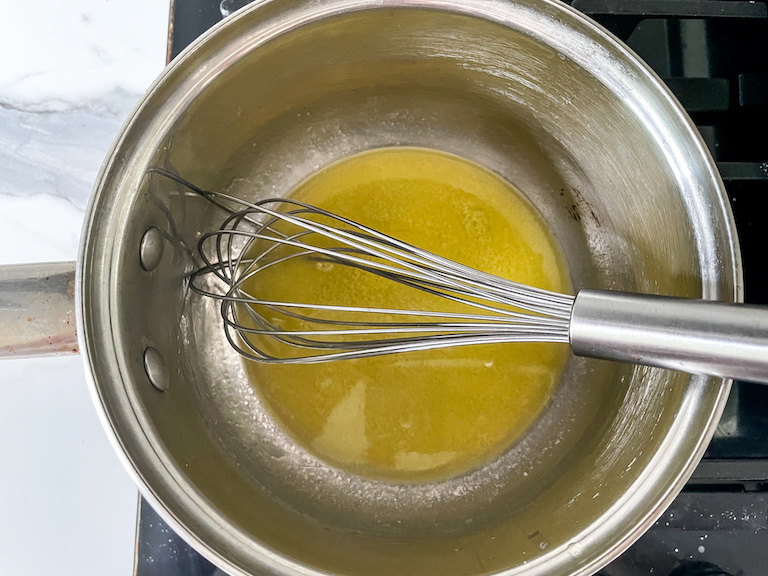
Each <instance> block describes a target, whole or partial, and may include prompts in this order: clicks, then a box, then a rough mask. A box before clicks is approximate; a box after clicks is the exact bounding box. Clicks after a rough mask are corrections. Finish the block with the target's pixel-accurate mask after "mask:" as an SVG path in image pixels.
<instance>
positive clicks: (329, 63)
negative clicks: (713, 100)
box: [77, 0, 741, 576]
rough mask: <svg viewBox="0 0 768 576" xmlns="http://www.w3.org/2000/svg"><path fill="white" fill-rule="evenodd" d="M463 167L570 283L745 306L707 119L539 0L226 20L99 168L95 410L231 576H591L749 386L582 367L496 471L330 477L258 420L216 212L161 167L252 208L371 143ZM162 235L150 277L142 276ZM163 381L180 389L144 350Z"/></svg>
mask: <svg viewBox="0 0 768 576" xmlns="http://www.w3.org/2000/svg"><path fill="white" fill-rule="evenodd" d="M390 145H413V146H425V147H432V148H437V149H441V150H445V151H448V152H453V153H456V154H459V155H462V156H464V157H465V158H467V159H469V160H472V161H475V162H477V163H480V164H482V165H485V166H487V167H489V168H491V169H492V170H495V171H496V172H497V173H498V174H500V175H501V176H503V177H505V178H506V179H508V180H509V181H510V182H512V183H513V184H514V185H515V186H516V187H517V188H518V189H519V190H521V191H522V193H523V194H525V195H526V196H527V197H528V199H529V200H530V201H531V202H532V203H533V205H535V206H536V207H537V209H538V210H539V211H540V212H541V214H542V216H543V217H544V218H545V219H546V221H547V222H548V223H549V224H550V225H551V227H552V230H553V233H554V234H555V236H556V237H557V238H558V240H559V241H560V243H561V245H562V247H563V250H564V253H565V257H566V259H567V261H568V265H569V267H570V270H571V274H572V278H573V283H574V286H575V288H576V289H581V288H585V287H587V288H596V289H612V290H623V291H634V292H648V293H658V294H666V295H675V296H686V297H703V298H707V299H720V300H724V301H730V300H736V299H739V298H740V297H741V288H740V281H741V270H740V264H739V259H738V244H737V241H736V238H735V236H734V227H733V222H732V218H731V215H730V212H729V210H728V208H727V207H726V202H725V197H724V193H723V190H722V184H721V182H720V180H719V178H718V176H717V174H716V172H715V170H714V168H713V163H712V161H711V159H710V158H709V156H708V154H707V152H706V151H705V149H704V146H703V144H702V143H701V141H700V139H699V138H698V136H697V135H696V133H695V131H694V129H693V128H692V126H691V124H690V122H689V120H688V119H687V117H686V116H685V114H684V113H683V112H682V111H681V109H680V108H679V106H678V105H677V104H676V103H675V101H674V99H673V98H672V97H671V96H670V95H669V93H668V92H667V90H666V89H665V88H664V87H663V86H662V85H661V84H660V82H659V81H658V79H657V78H656V77H655V76H654V75H653V74H652V73H651V72H649V71H648V70H647V69H646V68H645V67H644V65H642V64H641V63H639V62H638V61H637V60H636V59H635V58H634V57H633V56H632V55H631V54H630V53H629V52H628V51H627V49H626V48H624V47H623V46H622V45H620V44H619V43H617V42H616V41H615V40H614V39H613V38H612V37H610V36H608V35H607V34H606V33H605V32H603V31H601V30H600V29H599V28H597V27H596V26H595V25H594V24H593V23H592V22H590V21H589V20H587V19H586V18H584V17H583V16H580V15H578V14H577V13H576V12H574V11H572V10H571V9H570V8H568V7H567V6H566V5H563V4H559V3H556V2H549V1H544V0H520V1H515V2H509V1H501V0H465V1H462V2H450V1H447V0H419V1H417V0H389V1H388V2H385V3H382V2H380V1H379V0H338V1H332V2H311V1H306V2H305V1H301V0H280V1H271V2H260V3H257V4H255V5H253V6H251V7H249V8H247V9H245V10H244V11H243V12H241V13H239V14H235V15H233V16H232V17H230V18H229V19H227V20H226V21H225V22H224V23H223V24H222V25H220V26H218V27H216V28H215V29H213V30H212V31H211V32H210V33H208V34H207V35H206V36H205V37H204V38H202V39H201V40H200V41H199V42H196V43H195V44H194V45H193V46H191V47H190V49H189V50H187V51H186V52H184V53H183V54H182V55H181V56H179V57H178V58H177V59H176V60H175V61H174V63H173V64H172V65H171V66H170V67H169V69H167V70H166V72H165V73H164V74H163V75H162V77H161V78H160V79H159V81H158V82H157V83H156V84H155V85H154V86H153V88H152V89H151V90H150V91H149V93H148V94H147V96H146V97H145V99H144V100H143V101H142V102H141V104H140V105H139V107H138V108H137V110H136V111H135V112H134V114H133V115H132V117H131V118H130V119H129V120H128V122H127V124H126V126H125V128H124V130H123V131H122V133H121V134H120V136H119V138H118V139H117V141H116V143H115V147H114V149H113V151H112V154H111V156H110V157H109V159H108V161H107V162H106V163H105V166H104V169H103V172H102V174H101V176H100V179H99V182H98V184H97V187H96V190H95V193H94V196H93V198H92V203H91V206H90V208H89V211H88V216H87V218H86V224H85V229H84V235H83V244H82V251H81V255H80V265H79V269H78V292H77V293H78V305H77V310H78V317H79V323H80V326H81V330H80V333H79V337H80V341H81V344H82V348H83V349H84V351H85V355H86V361H87V363H88V366H89V369H88V371H89V376H90V378H91V380H92V382H93V390H94V394H95V397H96V399H97V405H98V407H99V410H100V411H101V414H102V416H103V419H104V421H105V425H106V428H107V430H108V432H109V434H110V435H111V437H112V439H113V441H114V443H115V446H116V448H117V450H118V452H119V453H120V454H121V456H122V457H123V458H124V460H125V463H126V465H127V467H128V469H129V470H130V471H131V472H132V474H133V475H134V477H135V479H136V480H137V483H138V484H139V486H140V487H141V490H142V492H143V494H144V495H145V496H146V497H147V498H148V499H149V501H150V502H151V503H152V505H153V507H155V508H156V509H157V510H158V511H159V512H160V513H161V514H162V515H163V516H164V518H165V519H166V520H167V521H168V522H169V523H170V524H171V525H172V526H173V528H174V529H175V530H177V532H178V533H179V534H180V535H182V536H183V537H184V538H185V539H187V540H188V541H189V542H190V543H191V544H192V545H193V546H195V547H196V548H198V549H199V550H200V551H201V552H202V553H203V554H204V555H205V556H206V557H208V558H209V559H211V560H212V561H213V562H215V563H216V564H218V565H219V566H220V567H222V568H223V569H224V570H225V571H226V572H228V573H231V574H271V575H278V574H279V575H289V574H290V575H298V574H303V575H310V574H314V575H319V574H329V573H330V574H345V575H352V574H360V575H363V574H364V575H366V576H376V575H379V574H381V575H387V576H397V575H400V576H406V575H413V576H416V575H418V576H427V575H429V574H440V575H441V576H453V575H456V576H458V575H459V574H462V575H465V574H488V573H503V574H508V575H511V574H517V575H520V574H525V575H526V576H533V575H544V574H546V575H548V576H557V575H574V574H581V575H587V574H592V573H593V572H594V571H595V570H597V569H598V568H599V567H600V566H602V565H604V564H605V563H607V562H608V561H610V560H611V559H612V558H614V557H616V556H617V555H618V554H619V553H620V552H621V551H622V550H624V549H625V548H626V547H627V546H629V544H630V543H631V542H632V541H633V540H635V539H636V538H637V537H638V536H639V535H640V533H642V531H643V530H645V529H646V528H647V527H648V526H649V525H650V523H652V521H653V520H654V519H655V518H656V517H657V516H658V515H659V514H660V513H661V512H662V510H663V509H664V508H665V506H666V505H667V504H668V503H669V502H670V500H671V499H672V497H673V496H674V494H675V493H676V492H677V491H679V489H680V488H681V487H682V485H683V483H684V481H685V479H686V478H687V477H688V476H689V475H690V473H691V471H692V470H693V468H694V466H695V464H696V462H697V461H698V459H699V458H700V456H701V454H702V453H703V451H704V448H705V446H706V444H707V442H708V440H709V438H710V437H711V434H712V433H713V431H714V428H715V425H716V422H717V419H718V417H719V414H720V412H721V411H722V408H723V405H724V403H725V399H726V396H727V393H728V389H729V385H728V383H727V382H724V381H722V380H719V379H715V378H704V377H689V376H685V375H682V374H679V373H675V372H670V371H665V370H661V369H650V368H641V367H632V366H624V365H617V364H612V363H606V362H601V361H597V360H585V359H581V358H577V357H573V358H571V359H570V360H569V363H568V366H567V367H566V372H565V375H564V377H563V379H562V381H561V382H559V383H558V386H557V389H556V390H555V392H554V395H553V398H552V400H551V403H550V405H549V406H548V407H547V409H546V410H545V413H544V414H542V416H541V418H540V419H539V420H538V421H537V422H536V423H535V424H534V425H533V426H532V427H531V429H530V430H529V431H528V432H527V433H526V435H525V436H524V437H523V438H522V439H521V440H520V441H519V442H518V443H516V444H515V445H513V446H510V448H509V450H508V451H507V452H506V453H504V454H503V455H502V456H501V457H499V458H498V459H496V460H494V461H492V462H487V463H486V464H485V465H484V466H482V467H479V468H478V469H476V470H473V471H471V472H469V473H467V474H465V475H462V476H459V477H456V478H451V479H449V480H446V481H444V482H436V483H411V484H407V483H403V484H395V483H386V482H380V481H376V480H372V479H369V478H363V477H358V476H355V475H352V474H348V473H346V472H344V471H343V470H339V469H335V468H332V467H330V466H328V465H327V464H325V463H324V462H322V461H321V460H319V459H317V458H316V457H315V456H314V455H313V454H312V453H310V452H308V451H307V450H305V449H304V448H303V447H302V446H299V445H297V444H296V443H295V442H294V441H293V440H292V438H291V437H290V436H288V435H287V434H286V433H285V431H284V430H283V428H282V427H281V426H280V423H279V422H277V421H276V420H275V419H274V418H273V417H272V415H271V414H270V413H269V412H268V411H267V410H266V409H265V408H264V406H263V405H262V403H261V400H260V398H259V394H258V383H256V385H254V386H252V385H251V383H249V382H248V381H247V380H246V378H245V373H244V370H243V368H242V364H241V361H240V358H239V356H238V355H237V354H236V353H235V352H234V351H233V350H232V349H231V347H230V346H229V344H228V343H227V341H226V338H225V336H224V334H223V333H222V331H221V327H220V317H219V309H218V306H216V305H215V304H211V303H210V302H207V301H205V300H202V299H200V298H199V297H197V296H196V295H195V294H192V293H190V291H189V290H187V289H186V285H185V278H186V277H187V274H188V273H189V272H191V271H192V270H194V269H195V268H196V267H199V265H200V262H199V261H198V260H197V258H196V256H195V249H194V247H195V245H196V242H197V239H198V238H199V234H200V233H201V231H203V230H209V229H211V228H212V227H213V225H214V224H215V223H216V222H219V221H221V219H222V216H223V214H222V213H221V212H220V211H218V209H216V208H215V207H213V206H211V205H210V203H209V202H207V201H206V200H205V199H202V198H199V197H196V196H190V195H188V193H187V192H186V191H185V190H183V189H182V188H181V187H179V186H176V185H170V184H169V183H168V182H162V181H161V180H159V179H158V177H157V174H156V173H153V172H148V171H149V170H150V169H151V168H154V167H161V168H164V169H168V170H171V171H175V172H177V173H178V174H180V175H182V176H184V178H186V179H188V180H190V181H192V182H195V183H196V184H198V185H200V186H202V187H204V188H206V189H212V190H221V191H224V192H227V193H229V194H232V195H234V196H238V197H240V198H244V199H248V200H257V199H260V198H267V197H275V196H284V195H286V194H287V193H288V192H289V191H290V190H291V189H292V188H293V187H294V186H295V185H296V184H297V183H298V182H299V181H300V180H302V179H303V178H304V177H306V176H307V175H308V174H310V173H312V172H313V171H315V170H317V169H318V168H320V167H322V166H324V165H326V164H328V163H330V162H333V161H335V160H337V159H340V158H342V157H344V156H347V155H349V154H352V153H355V152H360V151H363V150H367V149H370V148H373V147H377V146H390ZM150 226H157V227H158V228H160V229H161V230H162V231H163V232H164V233H165V234H166V235H167V238H168V240H167V242H168V245H167V246H166V249H165V250H164V253H163V256H162V259H161V261H160V263H159V264H158V266H157V268H156V269H155V270H153V271H152V272H147V271H145V270H144V269H143V268H142V267H141V264H140V262H139V259H138V258H137V257H136V250H137V246H138V245H139V243H140V240H141V237H142V235H143V234H144V231H145V230H146V229H147V228H148V227H150ZM147 346H152V347H153V348H156V349H157V350H158V351H159V352H160V353H161V354H162V356H163V358H165V360H166V362H167V364H168V373H169V375H170V385H169V388H168V390H167V391H166V392H165V393H164V394H158V393H157V391H156V390H155V389H154V388H153V387H152V386H150V385H148V383H147V378H146V373H145V370H144V366H143V351H144V350H145V349H146V348H147Z"/></svg>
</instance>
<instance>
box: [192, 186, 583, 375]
mask: <svg viewBox="0 0 768 576" xmlns="http://www.w3.org/2000/svg"><path fill="white" fill-rule="evenodd" d="M177 181H180V179H178V180H177ZM181 182H182V183H183V181H181ZM187 185H188V187H189V188H190V190H193V191H194V190H195V188H194V187H193V186H192V185H191V184H187ZM202 194H204V196H205V197H206V198H207V199H208V200H210V201H211V202H213V203H215V204H216V205H217V206H221V205H224V204H229V205H230V206H231V208H229V210H231V211H232V214H231V215H230V216H228V217H227V219H226V220H225V221H224V222H223V223H222V224H221V225H220V226H219V227H218V228H217V229H216V230H213V231H209V232H206V233H205V234H203V235H202V236H201V237H200V241H199V242H198V251H199V254H200V259H201V260H202V261H203V262H205V265H204V266H203V267H202V268H200V269H199V270H196V271H195V272H194V273H193V274H192V276H190V282H189V286H190V288H191V289H192V290H193V291H194V292H195V293H197V294H199V295H200V296H205V297H208V298H213V299H214V300H219V301H221V317H222V330H223V331H224V332H225V333H226V335H227V340H228V341H229V343H230V344H231V345H232V347H233V348H234V349H235V350H236V351H237V352H238V353H239V354H240V355H241V356H243V357H245V358H247V359H249V360H254V361H257V362H267V363H279V364H309V363H318V362H331V361H334V360H353V359H361V358H371V357H373V356H380V355H383V354H396V353H402V352H415V351H419V350H431V349H436V348H450V347H454V346H467V345H470V344H474V345H479V344H490V343H494V342H533V341H539V342H564V343H565V342H568V321H569V318H570V316H571V308H572V306H573V296H570V295H566V294H558V293H556V292H551V291H548V290H542V289H539V288H532V287H530V286H525V285H523V284H518V283H515V282H511V281H509V280H505V279H503V278H499V277H495V276H492V275H490V274H487V273H484V272H480V271H478V270H474V269H472V268H469V267H467V266H463V265H461V264H458V263H456V262H452V261H450V260H447V259H445V258H441V257H439V256H436V255H435V254H432V253H430V252H427V251H425V250H422V249H420V248H418V247H415V246H412V245H410V244H407V243H405V242H402V241H401V240H398V239H395V238H392V237H391V236H387V235H386V234H382V233H381V232H378V231H376V230H373V229H371V228H367V227H365V226H362V225H360V224H358V223H356V222H353V221H351V220H348V219H346V218H342V217H340V216H337V215H335V214H333V213H331V212H328V211H327V210H321V209H320V208H317V207H315V206H311V205H309V204H304V203H300V202H296V201H294V200H286V199H280V198H267V199H265V200H260V201H258V202H256V203H251V202H245V201H242V200H239V199H237V198H234V197H231V196H228V195H225V194H221V193H218V192H202ZM229 210H228V211H229ZM257 247H258V250H255V248H257ZM297 260H306V261H308V262H309V263H310V264H313V263H316V262H320V261H323V262H329V263H335V264H339V265H342V266H350V267H355V268H357V269H359V270H364V271H366V272H368V273H371V274H377V275H379V276H381V277H383V278H386V279H387V280H390V281H392V282H395V283H400V284H403V285H408V286H410V287H412V288H413V289H417V290H423V291H425V292H429V293H431V294H432V295H434V296H439V297H440V298H439V299H438V298H435V300H434V301H433V302H432V303H433V304H434V305H435V308H424V309H422V310H398V309H393V308H370V307H364V306H362V305H361V303H360V302H346V301H339V302H338V303H336V304H325V305H320V304H317V303H313V302H292V301H275V300H264V299H262V298H259V297H258V296H257V295H256V294H254V293H252V292H249V291H248V289H246V288H245V286H251V287H252V286H254V280H256V281H258V279H257V275H258V274H259V273H261V272H263V271H264V270H270V271H271V272H272V273H274V272H275V271H276V270H277V271H278V273H282V274H290V270H287V269H286V264H288V263H295V262H296V261H297ZM258 278H261V276H258ZM263 282H264V281H263V280H262V281H261V283H263ZM212 284H213V285H214V286H215V288H214V289H210V288H209V286H211V285H212ZM447 302H450V303H451V305H453V308H452V310H453V311H452V312H449V311H447V310H446V308H445V306H446V303H447ZM456 304H459V305H460V306H461V311H460V312H458V311H456V308H455V305H456ZM439 305H442V306H443V307H444V308H439ZM525 311H529V312H533V314H529V313H526V312H525ZM265 314H266V316H265ZM382 315H385V316H383V317H382ZM267 316H269V317H267ZM296 319H298V320H300V321H301V322H300V323H299V324H298V325H297V326H296V328H295V329H293V330H288V329H287V328H286V326H290V322H291V321H292V320H296ZM275 344H277V347H275Z"/></svg>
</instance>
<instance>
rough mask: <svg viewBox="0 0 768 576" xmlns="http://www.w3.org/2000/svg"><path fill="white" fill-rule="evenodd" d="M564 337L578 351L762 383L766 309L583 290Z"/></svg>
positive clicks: (766, 361)
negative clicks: (567, 334) (567, 333)
mask: <svg viewBox="0 0 768 576" xmlns="http://www.w3.org/2000/svg"><path fill="white" fill-rule="evenodd" d="M569 336H570V343H571V348H572V350H573V352H574V353H575V354H577V355H579V356H590V357H593V358H604V359H608V360H619V361H623V362H632V363H635V364H645V365H648V366H659V367H662V368H672V369H675V370H681V371H684V372H689V373H691V374H705V375H708V376H720V377H724V378H736V379H740V380H748V381H751V382H760V383H763V384H768V307H761V306H750V305H745V304H726V303H723V302H713V301H708V300H688V299H684V298H673V297H666V296H650V295H645V294H627V293H623V292H610V291H598V290H582V291H581V292H579V293H578V295H577V296H576V300H575V302H574V305H573V310H572V313H571V322H570V335H569Z"/></svg>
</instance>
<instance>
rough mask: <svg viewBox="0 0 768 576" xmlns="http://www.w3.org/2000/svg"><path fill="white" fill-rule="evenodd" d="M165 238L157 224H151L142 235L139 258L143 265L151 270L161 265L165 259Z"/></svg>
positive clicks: (147, 269) (145, 268)
mask: <svg viewBox="0 0 768 576" xmlns="http://www.w3.org/2000/svg"><path fill="white" fill-rule="evenodd" d="M164 244H165V238H163V232H162V231H161V230H160V228H158V227H157V226H150V227H149V228H147V231H146V232H144V236H142V237H141V243H140V244H139V260H140V262H141V267H142V268H144V270H146V271H147V272H151V271H152V270H154V269H155V268H157V267H158V266H159V265H160V261H161V260H162V259H163V250H164Z"/></svg>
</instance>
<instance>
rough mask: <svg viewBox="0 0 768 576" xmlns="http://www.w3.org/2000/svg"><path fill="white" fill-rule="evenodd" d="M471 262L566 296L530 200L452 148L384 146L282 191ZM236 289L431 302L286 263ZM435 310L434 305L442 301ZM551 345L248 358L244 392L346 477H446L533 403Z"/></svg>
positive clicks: (393, 303)
mask: <svg viewBox="0 0 768 576" xmlns="http://www.w3.org/2000/svg"><path fill="white" fill-rule="evenodd" d="M291 197H292V198H294V199H297V200H301V201H303V202H307V203H309V204H314V205H316V206H319V207H321V208H325V209H326V210H329V211H331V212H335V213H337V214H340V215H342V216H345V217H347V218H350V219H352V220H356V221H358V222H360V223H362V224H364V225H366V226H369V227H371V228H374V229H377V230H380V231H382V232H385V233H387V234H389V235H391V236H394V237H396V238H399V239H402V240H405V241H406V242H409V243H411V244H414V245H416V246H419V247H421V248H425V249H427V250H429V251H432V252H434V253H436V254H439V255H441V256H444V257H447V258H450V259H452V260H456V261H458V262H461V263H462V264H466V265H468V266H471V267H473V268H477V269H479V270H483V271H486V272H490V273H492V274H495V275H498V276H502V277H505V278H509V279H511V280H515V281H517V282H522V283H525V284H530V285H532V286H538V287H541V288H546V289H550V290H556V291H561V292H568V291H570V288H571V287H570V282H569V280H568V272H567V269H566V267H565V265H564V260H563V258H562V256H561V253H560V250H559V247H558V246H557V244H556V242H555V240H554V238H553V237H552V235H551V233H550V232H549V230H548V229H547V227H546V225H545V224H544V223H543V221H542V219H541V218H540V217H539V215H538V214H537V212H536V211H535V210H534V209H533V208H532V206H531V205H530V204H529V203H528V202H527V201H526V200H524V199H523V198H522V197H521V196H520V194H519V193H518V192H517V191H516V190H515V189H514V188H513V187H512V186H510V184H508V183H507V182H506V181H504V180H502V179H501V178H499V177H498V176H496V175H495V174H493V173H491V172H489V171H488V170H486V169H484V168H481V167H479V166H477V165H475V164H473V163H470V162H468V161H465V160H463V159H461V158H458V157H456V156H453V155H449V154H445V153H442V152H436V151H432V150H426V149H419V148H385V149H379V150H374V151H370V152H366V153H363V154H359V155H357V156H353V157H350V158H347V159H345V160H343V161H340V162H338V163H336V164H334V165H332V166H330V167H328V168H326V169H324V170H322V171H320V172H318V173H316V174H314V175H313V176H311V177H310V178H309V179H307V180H306V181H305V182H304V183H302V184H301V185H300V186H298V188H297V189H296V190H295V191H294V192H293V194H292V195H291ZM291 266H292V267H288V268H285V267H283V268H282V269H281V270H280V271H279V273H274V274H272V273H271V272H270V271H265V272H264V273H263V274H261V275H259V276H258V277H257V278H258V280H256V281H255V282H258V285H256V284H254V285H252V286H245V288H246V290H248V291H251V292H253V293H257V294H258V295H259V296H261V297H264V298H275V299H282V300H285V301H296V302H316V303H334V304H341V303H344V304H350V303H353V304H356V305H367V306H375V307H385V306H386V307H397V308H421V309H429V308H430V307H433V308H434V306H435V301H434V299H432V300H430V298H433V297H431V296H429V295H426V294H424V293H423V292H420V291H418V290H414V289H413V288H408V287H405V286H400V285H397V284H395V283H393V282H391V281H386V280H383V279H381V278H378V277H376V276H374V275H371V274H368V273H365V272H363V271H360V270H357V269H353V268H349V267H345V266H339V265H334V264H329V263H321V262H315V263H310V264H307V263H306V262H305V263H296V264H295V266H294V264H293V263H292V264H291ZM438 304H439V305H440V306H441V307H442V308H443V309H446V305H445V303H443V302H442V301H440V302H438ZM567 354H568V348H567V345H564V344H542V343H524V344H498V345H480V346H469V347H463V348H453V349H445V350H432V351H426V352H415V353H408V354H399V355H390V356H382V357H379V358H369V359H362V360H352V361H343V362H333V363H327V364H314V365H265V364H258V363H254V362H247V363H246V369H247V371H248V373H249V376H250V377H251V380H252V383H253V386H254V388H255V389H256V390H257V392H258V393H260V395H261V396H262V398H263V399H264V400H265V403H266V405H267V406H268V407H269V409H270V410H271V411H272V412H273V414H274V415H275V416H276V417H277V419H278V420H279V421H280V422H281V423H282V425H283V426H284V427H285V428H286V429H287V431H288V432H289V433H290V434H291V435H292V436H293V437H294V438H295V439H296V440H297V441H298V442H299V443H300V444H301V445H303V446H305V447H306V448H307V449H309V450H310V451H312V452H314V453H315V454H316V455H317V456H319V457H320V458H322V459H324V460H326V461H327V462H329V463H331V464H333V465H336V466H339V467H341V468H344V469H347V470H349V471H351V472H353V473H357V474H362V475H366V476H369V477H375V478H384V479H396V480H434V479H439V478H444V477H447V476H450V475H453V474H458V473H461V472H464V471H466V470H468V469H471V468H472V467H474V466H478V465H480V464H482V463H483V462H485V461H488V460H489V459H492V458H494V457H496V456H498V455H499V454H500V453H502V452H503V451H504V450H505V449H507V448H508V447H509V446H510V445H511V444H512V443H514V442H515V440H516V439H518V438H519V437H520V435H521V434H522V433H523V432H524V431H525V430H526V428H528V427H529V426H530V425H531V423H532V422H533V421H534V420H535V419H536V417H537V416H538V415H539V414H540V413H541V411H542V409H543V408H544V407H545V405H546V403H547V401H548V399H549V398H550V396H551V393H552V390H553V388H554V386H555V385H556V383H557V381H558V379H559V377H560V375H561V373H562V371H563V367H564V365H565V361H566V357H567Z"/></svg>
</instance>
